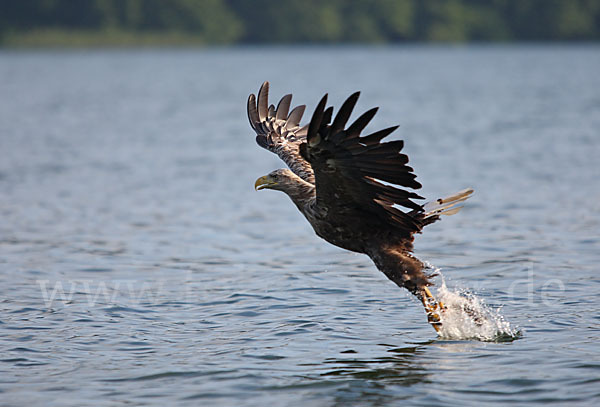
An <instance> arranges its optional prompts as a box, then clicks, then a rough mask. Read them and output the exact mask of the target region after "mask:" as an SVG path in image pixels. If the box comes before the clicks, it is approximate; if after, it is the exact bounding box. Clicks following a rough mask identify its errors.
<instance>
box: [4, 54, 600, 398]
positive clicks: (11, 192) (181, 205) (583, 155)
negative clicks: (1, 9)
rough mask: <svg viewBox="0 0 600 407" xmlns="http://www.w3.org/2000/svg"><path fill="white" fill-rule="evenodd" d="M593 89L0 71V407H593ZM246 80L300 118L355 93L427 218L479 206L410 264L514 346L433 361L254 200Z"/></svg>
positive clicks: (321, 57) (450, 74)
mask: <svg viewBox="0 0 600 407" xmlns="http://www.w3.org/2000/svg"><path fill="white" fill-rule="evenodd" d="M599 66H600V48H598V47H596V46H586V47H568V46H521V47H512V46H498V47H489V48H486V47H448V48H445V47H417V46H414V47H399V48H387V47H377V48H335V47H331V48H272V49H269V48H240V49H216V50H123V51H93V52H92V51H27V52H17V51H2V52H0V95H2V96H1V97H0V153H1V156H0V405H2V406H88V405H89V406H98V405H157V406H164V405H209V406H238V405H245V406H264V405H267V404H269V405H277V406H279V405H281V406H303V407H305V406H331V405H340V406H342V405H344V406H345V405H353V406H359V405H360V406H362V405H364V406H379V405H399V404H407V405H427V406H431V405H450V406H464V405H482V404H495V405H501V406H504V405H507V404H509V403H513V404H518V405H547V404H557V405H566V404H569V405H575V404H578V405H590V406H592V405H597V404H598V403H599V402H600V346H599V345H598V343H600V313H599V311H598V308H599V307H598V305H599V299H598V298H599V294H600V273H599V266H598V264H599V263H600V238H599V236H598V230H600V181H599V180H600V164H599V162H600V161H599V157H600V133H599V131H600V75H598V67H599ZM264 80H269V81H271V94H272V96H273V97H274V98H277V97H279V96H281V95H283V94H285V93H288V92H292V93H294V95H295V99H294V102H295V103H305V104H307V105H308V106H309V107H308V109H307V111H308V112H310V111H312V109H313V107H314V106H315V104H316V102H317V101H318V100H319V99H320V97H321V96H322V94H323V93H324V92H329V94H330V101H331V102H332V103H334V104H335V105H336V106H339V104H340V103H341V102H342V101H343V99H344V98H345V97H346V96H348V95H349V94H350V93H351V92H354V91H355V90H361V91H362V95H361V99H360V101H359V105H358V109H359V110H363V111H364V110H366V109H368V108H370V107H372V106H380V107H381V108H380V111H379V114H378V116H377V117H376V118H375V119H374V121H373V122H372V124H371V125H370V126H369V129H368V130H377V129H379V128H382V127H387V126H391V125H394V124H400V125H401V127H400V128H399V130H398V131H397V132H396V133H394V135H395V137H397V138H402V139H404V140H405V145H406V147H405V152H406V153H407V154H409V156H410V158H411V165H412V166H413V167H414V168H415V171H416V173H417V174H418V180H419V181H420V182H421V183H422V184H423V185H424V188H423V190H422V194H423V195H424V196H427V197H430V198H437V197H438V196H439V195H444V194H450V193H453V192H455V191H457V190H460V189H462V188H465V187H473V188H474V189H475V194H474V196H473V197H472V198H471V199H470V200H469V201H468V202H467V205H466V207H465V208H464V209H463V210H462V211H461V212H460V213H459V214H457V215H455V216H452V217H448V218H445V219H444V220H443V221H442V222H439V223H436V224H435V225H432V226H429V227H427V229H426V230H425V232H424V233H423V235H420V236H418V238H417V241H416V246H415V254H416V255H417V256H418V257H419V258H421V259H423V260H426V261H428V262H430V263H431V264H432V265H433V266H435V267H438V268H440V269H441V272H442V274H443V276H444V280H445V284H446V286H447V290H449V291H448V292H449V293H450V294H452V293H456V292H461V293H463V295H465V296H468V295H469V293H470V295H472V296H474V297H475V298H476V299H477V301H482V302H483V303H484V304H485V305H482V306H484V307H486V309H487V310H488V311H489V312H493V313H495V315H499V316H501V317H502V318H503V320H504V321H505V322H506V323H507V324H509V325H510V327H511V329H516V330H520V331H521V334H522V337H521V338H520V339H517V340H513V341H497V342H494V341H491V342H489V341H488V342H486V341H479V340H466V339H464V340H448V339H442V338H438V337H437V336H436V333H435V331H434V330H433V329H432V328H431V326H429V325H428V324H427V323H426V320H425V315H424V313H423V310H422V308H421V306H420V304H419V303H418V302H417V301H416V300H415V299H413V298H411V297H410V296H409V295H408V294H407V293H406V292H405V291H403V290H400V289H398V288H397V287H396V286H395V285H394V284H392V283H391V282H389V281H388V280H387V279H386V278H385V277H384V276H383V275H382V274H381V273H380V272H378V271H377V270H376V269H375V267H374V266H373V265H372V263H371V262H370V261H369V259H368V258H366V257H363V256H360V255H356V254H351V253H348V252H344V251H343V250H341V249H337V248H335V247H333V246H331V245H329V244H327V243H326V242H324V241H322V240H320V239H319V238H317V237H316V236H315V235H314V233H313V232H312V230H311V229H310V227H309V225H308V224H307V223H306V222H305V220H304V219H303V218H302V217H301V215H300V214H299V213H298V212H297V210H296V209H295V207H293V205H292V204H291V202H290V201H289V199H288V198H287V197H285V196H284V195H282V194H281V193H277V192H273V191H261V192H255V191H254V189H253V185H254V180H255V179H256V178H257V177H259V176H261V175H264V174H266V173H267V172H269V171H271V170H272V169H275V168H278V167H282V166H283V164H282V163H281V162H280V161H279V160H278V158H277V157H275V156H273V155H272V154H270V153H269V152H267V151H264V150H262V149H260V148H259V147H258V146H257V145H256V144H255V142H254V135H253V134H252V131H251V129H250V127H249V126H248V123H247V119H246V117H245V103H246V98H247V96H248V94H249V93H250V92H256V91H257V90H258V87H259V86H260V84H261V83H262V82H263V81H264ZM437 283H438V284H437V289H440V287H441V284H442V281H441V279H438V281H437ZM435 290H436V288H434V291H435Z"/></svg>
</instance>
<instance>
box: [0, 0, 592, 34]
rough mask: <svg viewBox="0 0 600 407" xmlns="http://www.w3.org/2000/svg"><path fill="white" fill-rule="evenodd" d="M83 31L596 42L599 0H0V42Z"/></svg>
mask: <svg viewBox="0 0 600 407" xmlns="http://www.w3.org/2000/svg"><path fill="white" fill-rule="evenodd" d="M61 34H62V35H61ZM53 36H54V37H53ZM86 36H88V38H96V39H99V42H101V43H102V42H105V43H106V44H113V43H114V44H118V43H119V42H121V40H122V39H129V42H131V43H135V42H136V41H137V40H136V39H141V38H149V43H153V42H157V41H158V42H160V39H161V38H162V39H165V38H166V39H167V42H169V41H170V42H173V43H178V42H186V41H188V42H195V43H205V44H231V43H332V42H365V43H372V42H404V41H447V42H462V41H521V40H523V41H575V40H586V41H597V40H598V39H600V0H371V1H369V0H321V1H319V0H169V1H162V0H79V1H73V0H0V44H4V45H19V44H20V43H19V39H20V38H21V39H23V38H30V39H33V40H32V43H33V45H35V42H36V38H37V41H39V42H41V43H43V42H44V41H43V38H44V37H46V38H50V39H49V40H48V42H49V43H52V41H54V40H55V42H58V43H59V44H57V45H69V44H68V43H69V41H70V40H75V39H76V38H78V37H82V38H85V37H86ZM84 42H85V41H84ZM22 43H23V42H22ZM24 43H27V42H26V41H25V42H24ZM61 43H63V44H61Z"/></svg>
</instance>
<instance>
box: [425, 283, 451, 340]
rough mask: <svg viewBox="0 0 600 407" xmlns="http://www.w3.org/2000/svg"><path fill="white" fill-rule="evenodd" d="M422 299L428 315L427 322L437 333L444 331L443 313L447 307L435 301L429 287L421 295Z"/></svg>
mask: <svg viewBox="0 0 600 407" xmlns="http://www.w3.org/2000/svg"><path fill="white" fill-rule="evenodd" d="M420 298H421V302H422V303H423V307H425V312H426V313H427V322H429V323H430V324H431V325H432V326H433V329H435V331H436V332H439V331H440V329H442V312H444V310H445V309H446V307H445V306H444V304H443V303H442V302H440V301H437V300H436V299H435V297H434V296H433V294H431V291H429V288H427V287H425V288H424V289H423V291H422V292H421V293H420Z"/></svg>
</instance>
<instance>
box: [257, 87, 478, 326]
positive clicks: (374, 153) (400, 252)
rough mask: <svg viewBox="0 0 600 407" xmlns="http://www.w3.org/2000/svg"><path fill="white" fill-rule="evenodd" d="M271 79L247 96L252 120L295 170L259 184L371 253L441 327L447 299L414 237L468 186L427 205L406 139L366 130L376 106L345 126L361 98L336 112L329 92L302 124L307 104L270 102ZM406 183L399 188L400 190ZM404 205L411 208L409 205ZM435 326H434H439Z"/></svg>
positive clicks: (346, 244) (340, 239) (320, 231)
mask: <svg viewBox="0 0 600 407" xmlns="http://www.w3.org/2000/svg"><path fill="white" fill-rule="evenodd" d="M268 93H269V83H268V82H265V83H264V84H263V85H262V86H261V88H260V91H259V92H258V99H257V98H256V97H255V96H254V95H253V94H252V95H250V97H249V98H248V118H249V120H250V125H251V126H252V128H253V129H254V131H255V132H256V134H257V136H256V141H257V143H258V144H259V145H260V146H261V147H264V148H266V149H267V150H270V151H272V152H274V153H276V154H277V155H278V156H279V157H280V158H281V159H282V160H283V161H284V162H285V163H286V164H287V165H288V167H289V168H290V170H291V171H290V170H276V171H273V172H272V173H270V174H269V175H266V176H264V177H261V178H259V179H258V180H257V181H256V184H255V187H256V189H263V188H269V189H277V190H281V191H283V192H285V193H286V194H287V195H288V196H289V197H290V198H291V199H292V201H293V202H294V204H295V205H296V206H297V207H298V209H299V210H300V212H302V214H303V215H304V216H305V217H306V219H307V220H308V221H309V222H310V224H311V225H312V227H313V229H314V230H315V232H316V234H317V235H318V236H320V237H321V238H323V239H325V240H327V241H328V242H330V243H332V244H334V245H336V246H339V247H341V248H344V249H347V250H351V251H354V252H358V253H364V254H366V255H368V256H369V257H370V258H371V259H372V260H373V262H374V263H375V265H376V266H377V268H378V269H379V270H381V271H382V272H383V273H384V274H385V275H386V276H387V277H388V278H389V279H390V280H392V281H393V282H394V283H396V284H397V285H398V286H400V287H404V288H406V289H408V290H409V291H410V292H411V293H413V294H414V295H416V296H417V297H418V298H419V299H420V300H421V301H422V302H423V304H424V306H425V308H426V311H427V313H428V317H429V320H430V322H432V323H434V327H437V326H439V323H440V315H439V313H440V311H441V309H442V307H443V306H442V305H441V304H438V303H437V302H436V301H435V299H434V298H433V297H432V296H431V293H430V292H429V289H428V288H427V287H428V286H429V285H431V281H430V277H431V275H429V274H427V273H426V271H425V270H426V267H425V266H424V264H423V263H422V262H421V261H420V260H418V259H417V258H415V257H414V256H413V255H412V253H411V252H412V249H413V237H414V234H415V233H419V232H421V230H422V229H423V227H424V226H426V225H428V224H430V223H433V222H435V221H436V220H438V219H439V216H440V215H443V214H453V213H456V212H457V211H458V210H459V209H460V208H461V207H460V206H457V204H459V203H461V202H463V201H464V200H466V199H467V198H468V197H469V195H470V194H471V193H472V190H471V189H466V190H463V191H461V192H459V193H456V194H454V195H452V196H450V197H447V198H442V199H438V200H436V201H433V202H431V203H428V204H424V205H421V204H418V203H416V202H415V201H414V200H417V199H423V198H422V197H421V196H419V195H418V194H417V193H415V192H414V191H412V190H416V189H419V188H421V184H419V183H418V182H417V181H416V175H415V174H414V173H413V169H412V168H411V167H409V166H408V165H407V163H408V157H407V156H406V155H405V154H402V153H401V151H402V148H403V146H404V143H403V141H401V140H394V141H387V142H384V141H383V139H385V137H387V136H388V135H389V134H390V133H392V132H393V131H394V130H395V129H396V128H397V126H395V127H390V128H387V129H384V130H380V131H377V132H375V133H372V134H369V135H366V136H362V135H361V133H362V131H363V129H364V128H365V127H366V126H367V124H368V123H369V122H370V121H371V119H372V118H373V117H374V116H375V113H376V112H377V108H374V109H371V110H368V111H367V112H365V113H364V114H362V115H361V116H359V117H358V118H357V119H356V120H355V121H354V122H353V123H352V124H350V125H348V121H349V119H350V115H351V113H352V110H353V109H354V107H355V105H356V102H357V100H358V97H359V92H356V93H354V94H352V95H351V96H350V97H349V98H348V99H346V101H345V102H344V103H343V104H342V106H341V107H340V109H339V111H338V113H337V114H336V115H335V118H333V108H332V107H329V108H326V104H327V95H325V96H324V97H323V98H322V99H321V101H320V102H319V104H318V105H317V107H316V109H315V111H314V113H313V115H312V118H311V120H310V123H309V124H308V125H305V126H303V127H300V120H301V118H302V114H303V112H304V109H305V106H298V107H296V108H294V109H293V110H292V111H291V112H290V113H288V112H289V108H290V106H291V99H292V96H291V95H286V96H284V97H283V98H282V99H281V101H280V102H279V104H278V106H277V108H275V107H274V106H273V105H270V106H269V104H268ZM401 187H402V188H401ZM399 207H403V208H407V209H408V210H407V211H403V210H400V209H399ZM436 329H437V328H436Z"/></svg>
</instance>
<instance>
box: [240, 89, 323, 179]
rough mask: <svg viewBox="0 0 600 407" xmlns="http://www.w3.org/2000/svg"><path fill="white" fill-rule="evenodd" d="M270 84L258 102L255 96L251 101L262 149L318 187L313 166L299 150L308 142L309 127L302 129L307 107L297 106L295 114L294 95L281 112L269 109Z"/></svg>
mask: <svg viewBox="0 0 600 407" xmlns="http://www.w3.org/2000/svg"><path fill="white" fill-rule="evenodd" d="M268 99H269V82H265V83H263V84H262V86H261V87H260V90H259V91H258V100H257V99H256V97H255V96H254V94H251V95H250V96H249V97H248V119H249V120H250V126H252V128H253V129H254V131H255V132H256V142H257V143H258V145H259V146H261V147H263V148H266V149H267V150H269V151H272V152H274V153H275V154H277V155H278V156H279V158H281V159H282V160H283V161H284V162H285V163H286V164H287V166H288V167H289V168H290V170H292V171H293V172H294V173H295V174H296V175H298V176H299V177H300V178H302V179H303V180H304V181H307V182H310V183H311V184H314V182H315V181H314V175H313V170H312V168H311V166H310V164H309V163H308V162H307V161H306V160H305V159H304V158H302V157H301V156H300V153H299V150H298V147H299V146H300V144H302V143H303V142H304V141H306V132H307V126H304V127H300V119H302V115H303V114H304V109H305V108H306V106H304V105H300V106H296V107H295V108H294V109H293V110H292V111H291V112H289V114H288V111H289V109H290V104H291V102H292V95H285V96H284V97H283V98H281V100H280V101H279V104H278V105H277V108H275V106H273V105H270V106H269V101H268Z"/></svg>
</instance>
